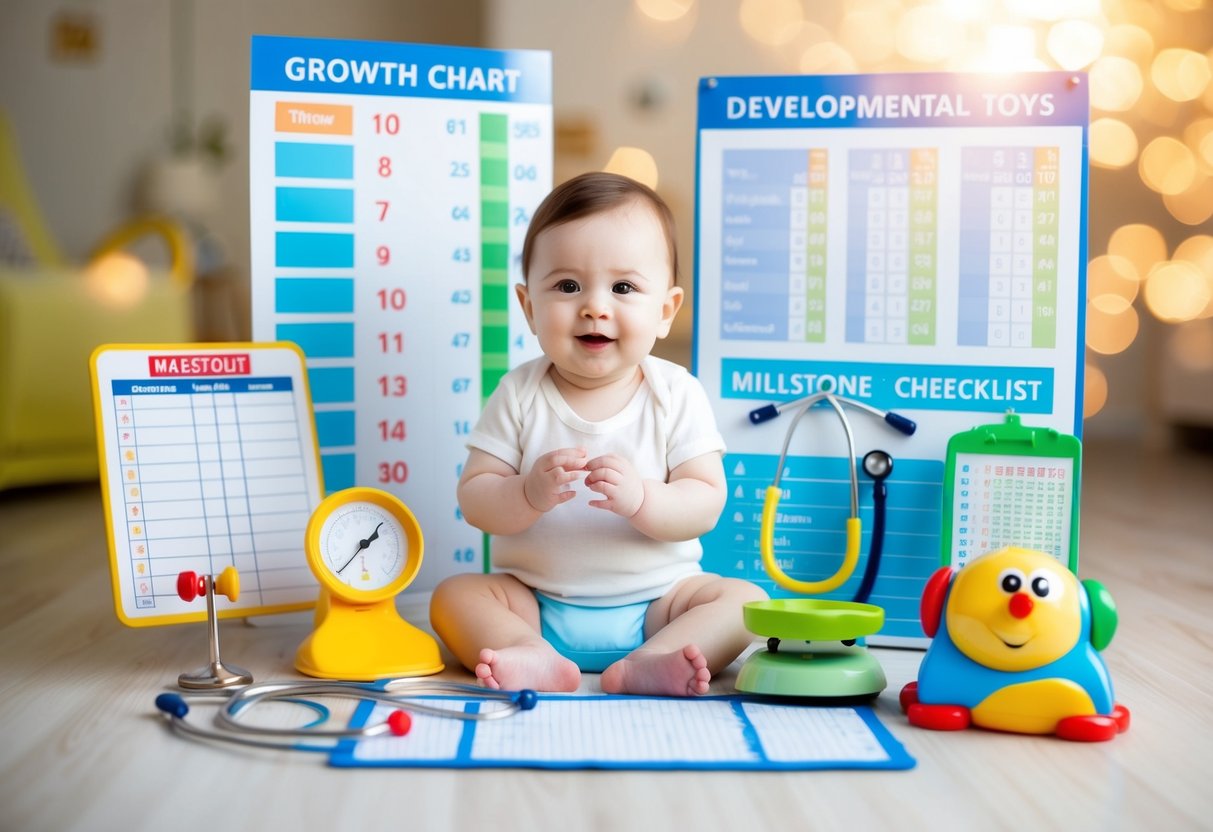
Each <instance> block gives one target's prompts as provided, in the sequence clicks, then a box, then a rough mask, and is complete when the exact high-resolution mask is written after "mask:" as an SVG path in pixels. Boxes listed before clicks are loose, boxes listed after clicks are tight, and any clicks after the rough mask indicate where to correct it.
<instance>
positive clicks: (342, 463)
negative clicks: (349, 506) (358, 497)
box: [320, 454, 357, 494]
mask: <svg viewBox="0 0 1213 832" xmlns="http://www.w3.org/2000/svg"><path fill="white" fill-rule="evenodd" d="M320 467H321V468H323V469H324V490H325V491H326V492H328V493H329V494H332V493H333V492H334V491H340V490H342V489H343V488H353V487H354V486H355V485H357V482H356V480H357V476H356V475H355V473H354V455H353V454H321V455H320Z"/></svg>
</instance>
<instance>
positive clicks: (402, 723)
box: [387, 711, 413, 737]
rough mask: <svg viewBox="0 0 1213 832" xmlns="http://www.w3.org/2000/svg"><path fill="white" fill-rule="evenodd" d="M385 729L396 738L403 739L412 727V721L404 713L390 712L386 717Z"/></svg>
mask: <svg viewBox="0 0 1213 832" xmlns="http://www.w3.org/2000/svg"><path fill="white" fill-rule="evenodd" d="M387 727H388V728H390V729H391V731H392V733H393V734H395V735H396V736H398V737H403V736H404V735H405V734H407V733H408V732H409V729H410V728H412V727H413V720H412V717H410V716H409V715H408V714H407V713H405V712H404V711H392V712H391V713H390V714H388V716H387Z"/></svg>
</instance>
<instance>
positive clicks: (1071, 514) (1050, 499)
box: [941, 413, 1082, 572]
mask: <svg viewBox="0 0 1213 832" xmlns="http://www.w3.org/2000/svg"><path fill="white" fill-rule="evenodd" d="M1081 464H1082V443H1081V442H1080V441H1079V440H1078V438H1077V437H1075V436H1071V435H1069V434H1065V433H1061V432H1059V431H1057V430H1054V429H1053V428H1043V427H1037V428H1034V427H1027V426H1025V425H1023V424H1021V423H1020V419H1019V416H1018V415H1016V414H1015V413H1008V414H1007V416H1006V419H1005V420H1004V421H1003V422H1002V423H1001V424H994V425H981V426H979V427H976V428H973V429H972V430H967V431H964V432H963V433H958V434H956V435H955V436H953V437H952V438H951V439H949V440H948V449H947V456H946V458H945V462H944V479H943V534H942V553H941V554H942V562H943V565H944V566H952V567H954V568H957V569H959V568H960V567H962V566H964V565H965V564H966V563H968V562H969V561H970V560H972V559H973V558H975V557H978V556H980V555H983V554H985V553H986V552H991V551H994V550H996V549H1001V548H1003V547H1004V546H1021V547H1023V548H1025V549H1036V550H1038V551H1041V552H1045V553H1047V554H1050V555H1052V556H1053V557H1055V558H1057V560H1058V561H1060V562H1061V563H1063V564H1065V565H1066V566H1067V567H1068V568H1069V569H1070V571H1072V572H1077V571H1078V495H1079V483H1080V479H1081Z"/></svg>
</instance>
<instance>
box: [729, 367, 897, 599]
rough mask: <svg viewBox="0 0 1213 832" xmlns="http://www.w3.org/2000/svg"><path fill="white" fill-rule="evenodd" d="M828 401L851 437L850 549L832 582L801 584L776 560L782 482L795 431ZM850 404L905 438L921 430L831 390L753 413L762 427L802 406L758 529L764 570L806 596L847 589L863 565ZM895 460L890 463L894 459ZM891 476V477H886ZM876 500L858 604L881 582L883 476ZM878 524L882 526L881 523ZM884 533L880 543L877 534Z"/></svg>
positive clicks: (791, 426)
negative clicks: (846, 409)
mask: <svg viewBox="0 0 1213 832" xmlns="http://www.w3.org/2000/svg"><path fill="white" fill-rule="evenodd" d="M822 401H824V402H826V403H827V404H828V405H829V406H830V407H831V408H832V409H833V410H834V412H835V413H836V414H837V416H838V421H839V422H840V423H841V424H842V428H843V431H844V432H845V434H846V440H847V467H848V471H849V473H850V486H851V489H850V490H851V494H850V496H851V513H850V516H849V517H848V518H847V522H846V532H847V535H846V549H845V552H844V554H843V560H842V564H841V565H840V566H839V567H838V569H837V571H835V573H834V574H833V575H831V576H830V577H828V578H824V579H822V580H820V581H801V580H797V579H795V578H793V577H791V576H790V575H788V574H787V573H786V572H784V571H783V568H782V567H781V566H780V565H779V561H778V560H777V559H776V557H775V543H774V539H775V515H776V511H777V509H778V507H779V501H780V499H781V498H782V496H783V490H782V488H780V482H781V481H782V479H783V471H784V467H785V466H786V464H787V458H788V451H789V449H790V448H791V444H792V436H793V435H794V434H795V433H796V427H797V425H798V424H799V423H800V420H801V419H803V418H804V415H805V414H806V413H808V412H809V411H810V410H811V409H812V408H813V406H814V405H816V404H818V403H819V402H822ZM843 404H846V405H848V406H850V407H855V408H858V409H860V410H863V411H865V412H867V413H870V414H872V415H873V416H876V417H878V418H880V419H883V420H884V421H885V423H886V424H888V425H890V426H891V427H893V428H894V429H895V430H897V431H900V432H901V433H903V434H905V435H906V436H911V435H913V434H914V432H915V431H916V430H917V429H918V426H917V424H915V423H914V422H913V421H912V420H911V419H908V418H906V417H905V416H902V415H901V414H898V413H894V412H892V411H885V410H880V409H878V408H875V407H872V406H871V405H869V404H866V403H865V402H859V401H855V400H854V399H849V398H845V397H842V396H836V395H834V394H833V393H832V392H830V391H828V390H822V391H819V392H817V393H814V394H812V395H811V396H805V397H804V398H802V399H796V400H795V401H792V402H784V403H782V404H770V405H766V406H764V407H760V408H757V409H755V410H752V411H750V421H751V422H752V423H753V424H761V423H762V422H765V421H768V420H770V419H773V418H775V417H776V416H778V415H779V414H780V413H781V412H782V411H783V410H786V409H788V408H790V407H797V411H796V415H795V416H794V417H793V418H792V422H791V424H789V425H788V429H787V432H786V433H785V434H784V438H783V447H782V448H781V450H780V453H779V462H778V464H777V465H776V467H775V477H774V480H773V482H772V484H771V485H770V486H768V487H767V490H766V496H765V499H764V501H763V507H762V522H761V526H760V530H759V547H758V548H759V552H760V554H761V556H762V564H763V568H764V569H766V571H767V574H769V575H770V576H771V577H772V578H773V579H774V581H775V583H777V584H779V585H780V586H781V587H783V588H784V589H788V590H791V591H793V592H800V593H803V594H807V595H816V594H820V593H823V592H830V591H832V590H835V589H837V588H838V587H840V586H842V585H843V584H844V583H846V582H847V580H848V579H849V578H850V577H851V575H852V574H853V573H854V571H855V567H856V565H857V564H858V563H859V541H860V537H861V535H862V531H863V529H862V525H861V521H860V519H859V471H858V467H859V461H858V460H857V459H856V458H855V435H854V433H853V431H852V430H851V420H850V419H848V418H847V415H846V413H845V412H844V411H843V408H842V405H843ZM890 461H891V460H890ZM885 476H887V473H886V474H885ZM876 486H877V496H878V498H879V499H878V500H877V502H878V503H879V505H878V506H876V511H877V515H876V518H875V522H874V527H873V529H872V532H873V538H872V548H873V554H875V557H874V558H873V557H872V556H871V555H870V556H869V563H868V565H869V568H868V569H867V570H865V573H864V577H863V579H862V581H861V582H860V590H859V592H858V593H856V600H864V601H866V600H867V598H868V597H869V596H870V595H871V592H872V585H873V584H874V583H875V580H876V575H875V572H876V569H875V567H876V566H877V565H878V564H879V562H880V561H879V556H880V552H881V550H882V548H883V537H884V519H885V518H884V507H885V506H884V500H883V497H884V494H885V493H887V492H885V491H884V488H885V486H884V477H883V476H882V477H880V478H879V479H878V480H877V483H876ZM877 524H878V525H877ZM878 535H879V538H880V539H879V540H878V539H877V536H878Z"/></svg>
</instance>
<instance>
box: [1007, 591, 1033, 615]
mask: <svg viewBox="0 0 1213 832" xmlns="http://www.w3.org/2000/svg"><path fill="white" fill-rule="evenodd" d="M1008 606H1009V608H1010V610H1011V615H1013V616H1015V617H1016V618H1027V617H1028V616H1029V615H1031V614H1032V608H1033V607H1034V606H1036V605H1035V604H1034V603H1033V602H1032V599H1031V598H1029V597H1028V595H1027V593H1025V592H1016V593H1015V594H1014V595H1012V596H1011V601H1010V603H1009V604H1008Z"/></svg>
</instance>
